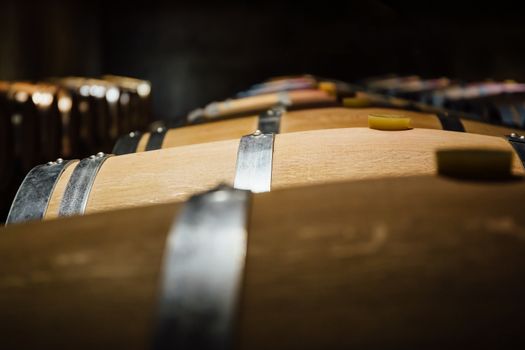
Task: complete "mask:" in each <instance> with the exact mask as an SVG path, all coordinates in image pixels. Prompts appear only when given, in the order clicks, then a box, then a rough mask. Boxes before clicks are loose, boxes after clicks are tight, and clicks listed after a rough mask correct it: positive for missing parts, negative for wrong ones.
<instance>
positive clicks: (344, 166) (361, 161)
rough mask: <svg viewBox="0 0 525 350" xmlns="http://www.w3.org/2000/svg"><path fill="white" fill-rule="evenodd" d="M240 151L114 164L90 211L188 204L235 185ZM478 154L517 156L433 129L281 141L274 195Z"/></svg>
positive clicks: (220, 148)
mask: <svg viewBox="0 0 525 350" xmlns="http://www.w3.org/2000/svg"><path fill="white" fill-rule="evenodd" d="M238 144H239V140H227V141H219V142H211V143H204V144H197V145H190V146H182V147H174V148H167V149H163V150H159V151H151V152H142V153H135V154H128V155H123V156H118V157H111V158H109V159H108V160H106V162H105V163H104V164H103V166H102V168H101V169H100V171H99V173H98V175H97V177H96V179H95V182H94V184H93V188H92V190H91V194H90V197H89V200H88V204H87V209H86V211H87V212H88V213H92V212H97V211H103V210H110V209H115V208H123V207H132V206H140V205H147V204H153V203H165V202H170V201H181V200H185V199H187V198H188V196H190V195H191V194H194V193H196V192H200V191H205V190H207V189H209V188H210V187H213V186H216V185H218V184H220V183H226V184H230V185H231V184H233V181H234V177H235V169H236V159H237V149H238ZM472 147H474V148H480V149H498V150H508V151H511V152H512V153H513V154H514V151H513V149H512V147H511V146H510V145H509V144H508V142H507V141H506V140H504V139H503V138H497V137H490V136H483V135H476V134H467V133H459V132H447V131H441V130H431V129H412V130H404V131H381V130H372V129H368V128H348V129H326V130H317V131H307V132H296V133H288V134H280V135H276V138H275V144H274V155H273V171H272V189H279V188H286V187H293V186H303V185H312V184H320V183H328V182H335V181H344V180H358V179H366V178H381V177H392V176H409V175H427V174H435V173H436V164H435V151H436V150H438V149H442V148H472ZM513 157H514V162H513V163H514V164H513V171H514V173H515V174H523V173H524V171H523V166H522V165H521V162H520V161H519V159H518V158H517V156H516V155H515V154H514V155H513ZM59 181H60V182H62V179H60V180H59ZM55 198H56V197H54V198H53V200H55ZM53 205H54V206H56V204H53Z"/></svg>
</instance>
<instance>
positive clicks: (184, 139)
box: [113, 107, 519, 154]
mask: <svg viewBox="0 0 525 350" xmlns="http://www.w3.org/2000/svg"><path fill="white" fill-rule="evenodd" d="M270 112H272V113H273V114H272V115H268V111H266V112H263V113H261V114H260V115H259V116H257V115H251V116H246V117H243V118H233V119H225V120H218V121H213V122H208V123H202V124H196V125H187V126H181V127H178V128H172V129H168V130H166V129H165V128H159V129H158V130H156V131H153V132H148V133H137V132H132V133H130V134H128V135H124V136H122V137H121V139H119V141H118V142H117V144H116V145H115V147H114V149H113V153H115V154H126V153H133V152H143V151H151V150H156V149H160V148H170V147H176V146H184V145H191V144H197V143H206V142H213V141H221V140H228V139H233V138H240V137H241V136H242V135H246V134H249V133H251V132H253V131H254V130H257V129H258V128H259V129H261V128H263V126H261V125H262V124H263V123H264V121H265V119H267V118H276V119H277V121H275V123H276V126H277V127H276V130H275V132H279V133H289V132H297V131H308V130H320V129H335V128H350V127H367V126H368V115H370V114H383V115H403V116H406V117H410V122H411V126H412V127H414V128H428V129H444V130H449V131H459V132H463V131H464V132H469V133H475V134H482V135H490V136H504V135H509V134H511V133H513V132H519V130H517V129H512V128H506V127H502V126H496V125H491V124H487V123H482V122H478V121H474V120H470V119H464V118H457V117H451V116H447V115H444V114H433V113H420V112H414V111H408V110H400V109H392V108H344V107H325V108H312V109H304V110H291V111H285V110H284V109H281V108H277V109H275V110H270Z"/></svg>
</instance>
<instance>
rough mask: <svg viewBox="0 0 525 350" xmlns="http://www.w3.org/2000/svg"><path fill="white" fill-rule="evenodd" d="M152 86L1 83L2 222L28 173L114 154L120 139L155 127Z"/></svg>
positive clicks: (80, 81)
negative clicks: (90, 156) (36, 168)
mask: <svg viewBox="0 0 525 350" xmlns="http://www.w3.org/2000/svg"><path fill="white" fill-rule="evenodd" d="M150 92H151V84H150V83H149V82H148V81H144V80H139V79H133V78H129V77H121V76H112V75H107V76H103V77H102V78H100V79H93V78H82V77H66V78H51V79H48V80H47V81H45V82H7V81H1V82H0V126H1V127H0V133H1V135H0V142H1V144H0V168H1V169H2V172H1V174H0V175H1V186H2V187H1V189H0V198H2V203H1V205H0V217H1V218H2V219H0V220H2V221H3V220H4V219H5V215H6V213H7V209H8V208H9V205H10V203H11V201H12V199H13V197H14V195H15V191H16V189H17V188H18V186H19V185H20V183H21V181H22V179H23V178H24V176H25V174H27V173H28V172H29V171H30V170H31V169H32V168H33V167H34V166H35V165H37V164H40V163H43V162H48V161H51V160H55V159H57V158H77V157H82V156H84V155H86V154H90V153H93V152H96V151H104V152H111V150H112V147H113V144H114V143H115V141H116V140H117V138H118V137H119V136H120V135H121V134H123V133H125V132H130V131H132V130H140V129H144V128H145V127H146V126H147V125H148V124H149V122H150V114H151V113H150V109H151V107H150V103H151V102H150Z"/></svg>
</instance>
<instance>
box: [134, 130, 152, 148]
mask: <svg viewBox="0 0 525 350" xmlns="http://www.w3.org/2000/svg"><path fill="white" fill-rule="evenodd" d="M149 137H150V133H149V132H145V133H144V134H142V136H141V137H140V140H139V143H138V144H137V151H136V152H144V151H146V146H147V145H148V141H149Z"/></svg>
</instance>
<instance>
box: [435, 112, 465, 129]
mask: <svg viewBox="0 0 525 350" xmlns="http://www.w3.org/2000/svg"><path fill="white" fill-rule="evenodd" d="M437 117H438V119H439V122H440V123H441V126H442V127H443V130H448V131H458V132H465V127H464V126H463V123H462V122H461V119H459V118H458V117H456V116H450V115H449V114H448V113H437Z"/></svg>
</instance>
